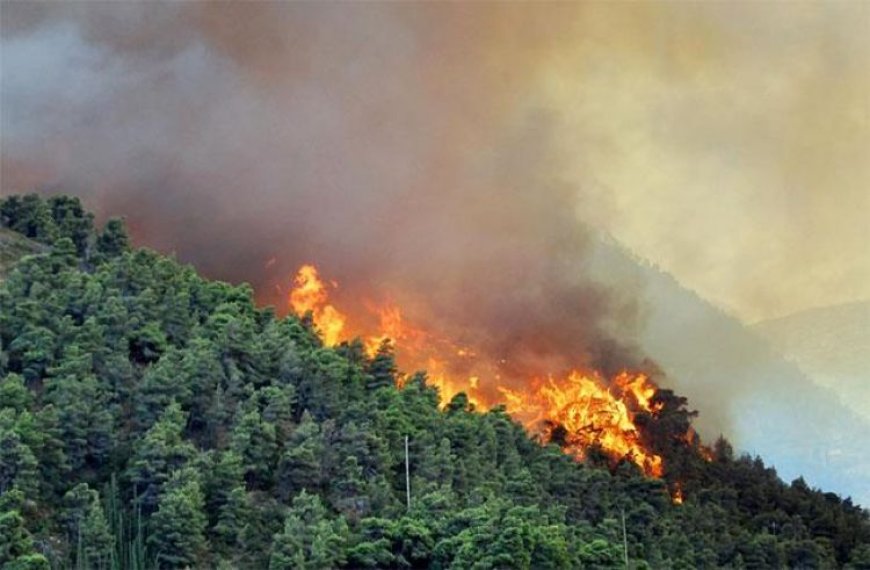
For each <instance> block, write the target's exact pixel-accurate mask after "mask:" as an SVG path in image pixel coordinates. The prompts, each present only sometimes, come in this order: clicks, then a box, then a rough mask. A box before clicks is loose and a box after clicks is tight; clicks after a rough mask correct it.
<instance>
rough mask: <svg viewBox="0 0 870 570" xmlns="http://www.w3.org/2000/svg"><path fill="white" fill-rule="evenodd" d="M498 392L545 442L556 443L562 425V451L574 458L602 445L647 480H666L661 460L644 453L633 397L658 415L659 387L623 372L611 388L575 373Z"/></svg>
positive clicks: (596, 377) (594, 377)
mask: <svg viewBox="0 0 870 570" xmlns="http://www.w3.org/2000/svg"><path fill="white" fill-rule="evenodd" d="M499 390H500V391H501V392H502V394H504V396H505V401H506V404H507V405H506V408H507V411H508V412H509V413H510V414H511V415H513V416H514V417H515V418H517V419H518V420H520V421H521V422H523V424H524V425H525V426H526V428H527V429H528V430H529V431H531V432H533V433H538V434H540V435H542V436H543V439H544V440H545V441H550V440H552V439H553V435H554V434H553V431H554V429H555V427H556V426H561V427H562V428H563V429H564V430H565V433H564V441H563V442H562V443H563V447H564V449H565V450H566V451H568V452H569V453H571V454H572V455H574V456H575V457H579V458H582V457H584V456H585V454H586V450H588V449H589V448H590V447H592V446H598V447H600V448H601V449H602V450H603V451H604V452H605V453H607V454H608V455H611V456H613V457H616V458H620V459H621V458H625V459H628V460H630V461H632V462H633V463H635V464H636V465H637V466H638V467H640V468H641V469H642V470H643V472H644V473H646V474H647V475H651V476H653V477H661V475H662V458H661V457H660V456H658V455H656V454H654V453H652V452H649V451H647V450H646V449H645V448H644V446H643V444H642V443H641V440H640V432H639V431H638V428H637V426H636V425H635V423H634V417H635V413H634V412H632V410H631V408H630V404H631V401H630V399H631V398H633V399H634V400H635V403H636V405H637V406H639V407H640V408H641V409H643V410H644V411H650V412H651V411H653V410H652V407H651V406H650V403H649V398H651V397H652V393H655V387H654V386H652V384H651V383H650V382H649V379H648V378H647V377H646V376H645V375H643V374H636V375H632V374H629V373H628V372H622V373H621V374H619V375H617V376H616V378H614V379H613V381H612V382H611V384H610V388H608V387H607V385H606V383H605V380H604V379H603V378H602V377H601V376H600V375H599V374H598V373H594V372H593V373H588V374H584V373H581V372H578V371H572V372H571V373H570V374H569V375H568V376H567V377H566V378H563V379H559V380H556V379H554V378H552V377H550V378H547V380H546V382H533V383H532V389H531V390H530V391H526V392H519V391H517V390H511V389H508V388H504V387H499ZM650 390H652V393H650V392H649V391H650Z"/></svg>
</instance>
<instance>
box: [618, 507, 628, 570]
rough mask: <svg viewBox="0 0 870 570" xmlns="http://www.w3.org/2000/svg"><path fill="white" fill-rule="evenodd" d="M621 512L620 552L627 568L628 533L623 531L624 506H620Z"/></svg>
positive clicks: (626, 569) (626, 568)
mask: <svg viewBox="0 0 870 570" xmlns="http://www.w3.org/2000/svg"><path fill="white" fill-rule="evenodd" d="M620 512H621V513H622V552H623V554H624V556H625V570H628V535H627V534H626V533H625V507H621V508H620Z"/></svg>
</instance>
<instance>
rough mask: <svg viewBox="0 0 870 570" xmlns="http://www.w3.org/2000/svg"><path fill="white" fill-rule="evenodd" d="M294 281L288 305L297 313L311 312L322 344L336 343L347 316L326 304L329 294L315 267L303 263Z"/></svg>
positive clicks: (330, 344) (331, 344)
mask: <svg viewBox="0 0 870 570" xmlns="http://www.w3.org/2000/svg"><path fill="white" fill-rule="evenodd" d="M294 282H295V287H293V290H292V291H290V306H291V307H292V308H293V310H294V311H295V312H296V313H297V314H299V315H305V314H306V313H309V312H310V313H311V317H312V319H313V321H314V326H315V328H316V329H317V332H318V333H319V334H320V337H321V338H322V339H323V343H324V344H326V345H327V346H334V345H336V344H338V343H339V341H340V340H341V335H342V331H343V330H344V325H345V323H346V322H347V318H346V317H345V316H344V315H343V314H341V313H340V312H339V311H338V309H336V308H335V307H333V306H332V305H329V304H327V299H328V297H329V295H328V293H327V292H326V286H325V285H324V284H323V281H321V280H320V276H319V275H318V273H317V268H316V267H314V266H313V265H303V266H302V267H300V268H299V272H298V273H297V274H296V279H295V280H294Z"/></svg>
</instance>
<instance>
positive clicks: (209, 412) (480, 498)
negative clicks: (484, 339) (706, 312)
mask: <svg viewBox="0 0 870 570" xmlns="http://www.w3.org/2000/svg"><path fill="white" fill-rule="evenodd" d="M0 222H2V225H4V226H6V227H8V228H12V229H15V230H19V231H22V232H24V233H25V234H26V235H27V237H29V238H32V239H36V240H39V241H41V242H43V243H45V244H47V245H50V246H51V247H50V249H49V250H48V251H46V252H45V253H42V254H39V255H35V256H30V257H27V258H24V259H22V260H21V261H19V262H18V263H17V264H16V265H15V267H14V268H13V269H12V270H11V272H9V274H8V277H7V279H6V280H5V281H4V282H3V283H2V284H0V454H2V457H0V459H2V461H0V566H2V567H3V568H29V569H36V568H49V567H58V568H68V567H76V568H185V567H190V568H270V569H274V570H277V569H284V568H287V569H289V568H311V569H320V568H457V569H459V568H472V567H473V568H481V569H485V568H535V569H539V568H541V569H544V568H553V569H556V568H623V567H625V561H624V558H623V557H624V556H625V555H626V554H624V548H627V556H628V557H629V559H630V561H629V563H630V566H631V567H632V568H715V567H732V568H769V567H791V568H833V567H844V568H867V567H870V521H868V513H867V512H866V511H863V510H862V509H860V508H858V507H856V506H854V505H853V504H852V503H851V501H849V500H842V499H841V498H839V497H838V496H837V495H835V494H833V493H823V492H821V491H818V490H813V489H811V488H810V486H808V485H807V484H806V483H805V482H804V480H803V479H798V480H796V481H793V482H792V483H790V484H786V483H784V482H783V481H781V480H780V479H779V478H778V477H777V476H776V473H775V472H774V471H773V470H772V469H770V468H768V467H766V466H765V465H764V463H763V462H762V460H761V459H759V458H751V457H746V456H744V457H737V456H735V454H734V453H733V451H732V450H731V447H730V445H729V444H728V443H727V442H726V441H724V440H720V441H718V442H716V444H715V445H714V446H713V447H712V449H711V450H710V451H709V454H708V453H707V452H703V450H702V449H701V448H699V447H698V445H697V442H696V441H690V440H688V439H687V438H686V436H687V434H689V433H690V432H689V431H688V428H689V422H690V421H691V420H692V414H691V413H689V412H688V410H687V402H686V401H685V400H684V399H682V398H680V397H678V396H677V395H675V394H673V393H672V392H670V391H667V390H659V391H658V392H657V393H656V394H655V396H654V398H653V401H654V403H655V406H654V408H653V409H654V410H655V412H653V413H650V414H647V415H646V416H644V417H643V434H642V435H643V439H644V443H645V444H646V445H648V446H649V447H650V448H651V449H652V450H654V451H655V452H656V453H658V454H660V455H661V456H662V457H663V458H664V465H665V468H664V471H663V473H662V477H661V478H648V477H644V476H643V474H642V473H641V471H640V470H639V469H638V468H637V467H636V466H635V465H634V464H633V463H632V462H631V461H630V460H628V458H625V460H623V461H621V462H618V463H617V464H615V465H614V464H612V463H611V462H610V461H608V460H607V458H605V457H603V456H602V454H601V453H599V452H598V451H597V450H596V449H589V450H588V453H587V455H586V459H585V460H584V461H577V460H575V459H574V458H573V457H571V456H569V455H567V454H565V453H563V452H562V450H561V449H560V448H559V447H558V445H556V444H550V445H542V444H540V443H539V442H538V441H536V440H534V439H532V438H530V437H529V436H528V435H527V434H526V433H525V431H524V429H523V428H522V426H521V425H520V424H519V423H517V422H515V421H513V420H512V419H511V418H510V417H509V416H508V415H507V414H506V413H505V411H504V409H503V408H500V407H496V408H494V409H491V410H489V411H487V412H485V413H481V412H479V411H476V410H475V409H474V407H473V406H472V405H471V404H469V401H468V399H467V398H466V397H465V396H464V395H463V394H459V395H457V396H456V397H454V398H453V399H452V400H451V401H450V402H447V403H446V405H444V406H439V396H438V392H437V390H435V389H433V388H431V387H430V386H428V385H427V382H426V377H425V374H418V375H414V376H412V377H411V378H408V379H406V381H405V382H404V384H403V386H402V387H401V388H400V387H398V386H397V378H398V376H397V370H396V366H395V360H394V355H393V354H392V351H391V348H390V345H389V344H388V343H387V344H384V345H382V348H381V349H380V350H379V351H378V352H377V353H376V354H375V355H373V356H368V355H367V354H366V353H365V351H364V350H363V347H362V345H361V343H359V342H351V343H342V344H339V345H338V346H336V347H327V346H324V344H323V342H322V341H321V339H320V338H319V337H318V335H317V334H316V331H315V330H313V328H312V323H311V319H310V315H303V316H301V317H299V316H295V315H291V316H289V317H287V318H277V317H276V316H275V314H274V312H273V311H272V310H270V309H263V308H258V307H256V306H255V304H254V302H253V299H252V294H251V290H250V288H249V287H247V286H232V285H228V284H226V283H221V282H214V281H208V280H205V279H203V278H201V277H200V276H198V275H197V274H196V272H195V271H194V270H193V269H192V268H190V267H185V266H182V265H180V264H178V263H177V262H176V261H174V260H173V259H171V258H167V257H164V256H161V255H159V254H157V253H154V252H152V251H148V250H144V249H131V248H130V247H129V245H128V243H127V238H126V234H125V232H124V230H123V225H122V224H121V223H120V222H118V221H117V220H111V221H109V222H108V223H107V224H106V226H105V227H104V228H102V229H99V230H97V229H95V228H94V227H93V223H92V219H91V217H90V216H89V215H88V214H87V213H85V212H84V211H83V210H82V208H81V205H80V204H79V203H78V201H77V200H76V199H73V198H66V197H55V198H51V199H49V200H47V201H42V200H40V199H38V198H35V197H28V198H26V199H23V200H22V199H18V198H15V197H13V198H10V199H7V200H5V201H3V202H2V203H0ZM406 442H407V443H406ZM406 445H407V447H406ZM406 458H408V463H406ZM406 474H407V479H406ZM623 526H624V528H625V531H623V530H622V529H623ZM623 541H624V542H623ZM624 544H625V547H624Z"/></svg>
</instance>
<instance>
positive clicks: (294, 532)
mask: <svg viewBox="0 0 870 570" xmlns="http://www.w3.org/2000/svg"><path fill="white" fill-rule="evenodd" d="M347 532H348V531H347V523H346V522H345V521H344V519H343V518H341V517H339V518H336V519H331V518H330V517H329V515H328V513H327V511H326V508H325V507H324V506H323V503H321V501H320V498H319V497H318V496H317V495H309V494H308V493H307V492H305V491H302V492H301V493H300V494H299V495H297V496H296V497H295V498H294V499H293V506H292V507H291V508H290V511H289V512H288V513H287V518H286V519H285V521H284V530H283V531H282V532H281V533H279V534H278V535H276V536H275V541H274V543H273V544H272V554H271V557H270V558H269V570H291V569H292V570H326V569H329V568H337V567H338V566H339V565H340V564H341V563H342V562H343V558H344V544H345V541H346V540H347Z"/></svg>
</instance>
